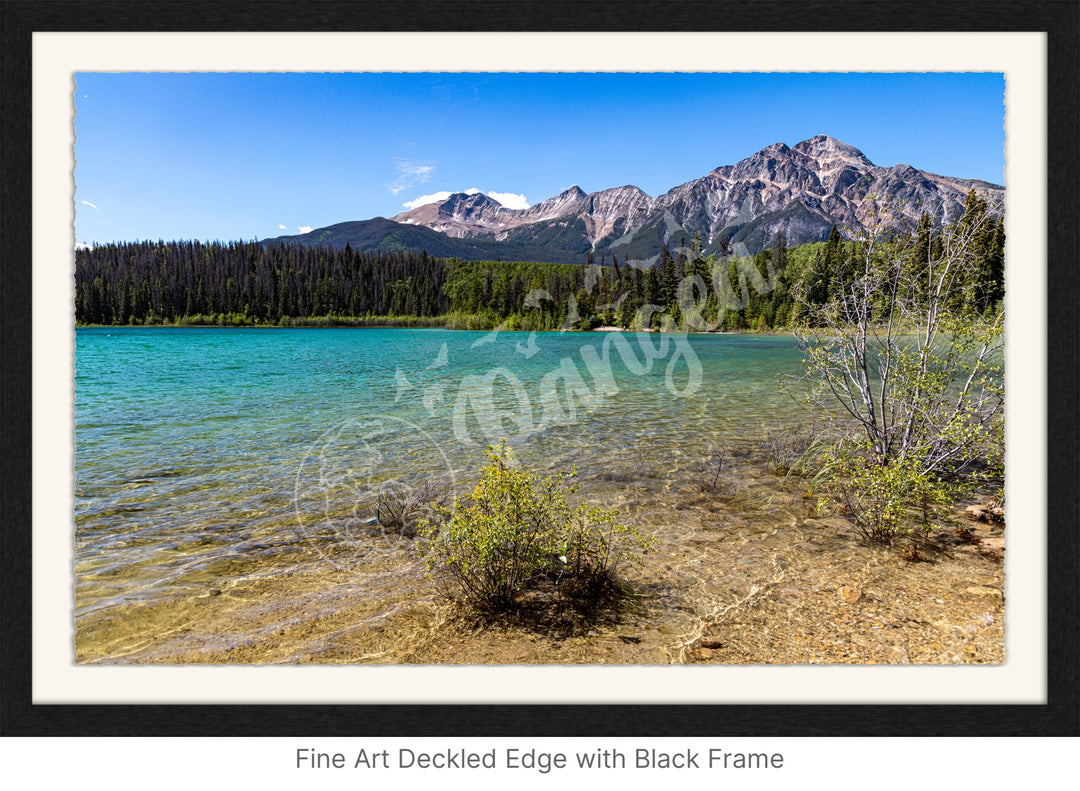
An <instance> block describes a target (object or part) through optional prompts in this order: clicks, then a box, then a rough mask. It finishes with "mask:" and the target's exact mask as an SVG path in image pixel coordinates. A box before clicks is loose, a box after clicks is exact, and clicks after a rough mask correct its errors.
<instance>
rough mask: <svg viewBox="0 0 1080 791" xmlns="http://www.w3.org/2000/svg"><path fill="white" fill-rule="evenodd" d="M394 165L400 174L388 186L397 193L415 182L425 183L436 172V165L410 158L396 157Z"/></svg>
mask: <svg viewBox="0 0 1080 791" xmlns="http://www.w3.org/2000/svg"><path fill="white" fill-rule="evenodd" d="M394 167H396V168H397V170H398V173H399V174H400V175H399V176H398V177H397V178H396V179H394V180H393V181H392V182H390V183H389V184H387V185H386V188H387V189H388V190H390V191H391V192H392V193H394V194H395V195H397V194H398V193H399V192H401V191H402V190H404V189H408V188H409V187H411V186H413V185H414V184H423V183H424V182H426V181H427V180H428V179H430V178H431V177H432V175H434V173H435V166H434V165H422V164H420V163H419V162H413V161H411V160H408V159H400V158H398V159H396V160H395V163H394Z"/></svg>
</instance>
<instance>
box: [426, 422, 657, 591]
mask: <svg viewBox="0 0 1080 791" xmlns="http://www.w3.org/2000/svg"><path fill="white" fill-rule="evenodd" d="M485 455H486V456H487V457H488V460H489V463H488V464H487V465H485V466H484V467H483V468H481V471H480V482H479V483H478V484H477V486H476V488H475V489H474V490H473V491H472V493H470V494H467V495H465V496H463V497H461V498H460V499H459V500H458V501H457V503H456V504H455V506H454V507H453V508H452V509H451V508H445V507H444V508H439V509H437V512H438V513H439V514H440V515H441V516H442V518H443V519H442V521H439V520H430V519H429V520H424V521H422V522H421V523H420V526H419V532H420V534H421V536H423V537H424V538H425V539H427V543H426V546H425V548H424V550H423V551H424V554H425V556H426V560H427V564H428V568H429V570H430V571H437V570H444V571H445V572H446V573H448V574H449V576H450V577H451V578H452V579H453V580H455V581H456V582H457V583H458V584H459V585H460V587H461V590H462V592H463V593H464V594H465V596H466V598H467V599H469V600H470V601H471V602H472V603H473V604H475V605H476V606H477V607H479V608H480V609H482V610H487V611H499V610H506V609H509V608H511V607H512V606H513V605H514V604H515V603H516V602H517V600H518V597H519V595H520V594H521V592H522V590H524V588H525V587H526V586H527V585H529V584H530V583H532V582H537V581H540V580H542V579H554V580H555V581H556V583H555V585H556V590H557V591H559V592H560V593H562V594H564V595H569V596H572V597H580V596H582V595H585V596H590V595H595V594H598V593H600V592H602V591H604V590H609V589H610V587H611V583H612V582H613V581H614V579H615V577H614V575H615V571H616V568H617V567H619V566H620V565H621V564H623V563H627V562H628V563H631V564H640V562H641V555H642V554H644V553H645V552H647V551H649V549H651V546H652V545H651V542H650V541H649V540H648V539H646V538H644V537H642V536H641V535H640V534H639V533H638V532H637V531H636V530H634V529H633V528H630V527H627V526H626V525H622V524H619V523H618V521H617V515H616V513H615V512H614V511H604V510H602V509H598V508H590V507H588V506H584V505H581V506H577V507H571V505H570V504H569V503H568V502H567V496H568V495H570V494H572V493H573V492H574V491H576V488H577V487H576V486H573V485H571V484H570V483H569V482H568V481H569V479H570V478H573V477H574V476H575V474H576V473H575V472H573V471H572V472H569V473H567V472H557V473H555V474H554V475H551V476H548V477H543V478H542V477H540V476H539V475H537V474H536V473H534V472H531V471H529V470H527V469H526V468H525V467H523V466H522V465H521V463H520V462H519V461H518V460H517V459H516V458H515V456H514V454H513V451H512V450H510V448H509V447H507V445H506V442H505V440H504V441H503V442H501V443H500V444H499V445H498V446H490V447H489V448H488V450H487V451H486V452H485Z"/></svg>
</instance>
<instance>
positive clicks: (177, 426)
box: [75, 328, 801, 619]
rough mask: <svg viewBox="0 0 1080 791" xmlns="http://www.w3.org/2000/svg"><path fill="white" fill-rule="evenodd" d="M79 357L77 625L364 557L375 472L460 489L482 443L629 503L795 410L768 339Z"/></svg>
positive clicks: (793, 363)
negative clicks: (92, 617)
mask: <svg viewBox="0 0 1080 791" xmlns="http://www.w3.org/2000/svg"><path fill="white" fill-rule="evenodd" d="M605 346H606V347H607V354H606V356H605V352H604V350H605ZM590 349H591V350H592V351H591V352H590V351H589V350H590ZM643 350H652V351H648V352H646V351H643ZM76 354H77V360H76V433H75V438H76V452H75V468H76V469H75V481H76V484H75V577H76V618H77V619H79V618H80V617H83V616H86V615H88V614H89V613H93V612H99V613H100V611H102V610H103V609H106V608H110V607H115V606H119V605H123V604H126V603H129V602H144V601H155V600H160V599H167V598H169V597H172V596H176V595H180V594H181V593H183V592H184V591H190V590H191V589H193V588H194V587H197V586H200V585H201V586H205V585H207V584H208V583H209V582H211V581H214V582H215V584H217V583H219V582H220V581H222V580H228V579H230V578H231V577H239V576H246V577H250V576H251V575H253V574H260V573H276V572H277V571H280V569H282V568H290V569H293V570H295V571H302V570H304V569H305V568H309V567H311V566H313V565H317V564H319V563H320V562H325V563H333V562H335V561H334V560H333V556H334V553H332V552H329V551H327V552H326V553H325V554H324V553H322V552H321V550H320V548H321V547H329V546H331V545H333V546H337V547H339V548H340V547H341V546H342V545H345V546H346V548H348V549H351V550H356V551H358V552H359V554H361V555H362V554H363V552H364V547H365V542H367V543H369V544H370V542H371V534H372V531H373V530H374V529H375V528H373V527H372V526H371V521H372V520H371V515H372V514H373V511H372V510H371V505H372V499H373V494H372V493H373V492H374V491H376V490H377V489H378V487H379V486H380V485H382V484H384V483H385V481H387V480H388V479H391V478H393V479H398V480H401V481H404V482H415V481H417V480H419V479H421V478H423V477H425V476H428V475H431V476H436V477H438V478H439V479H440V480H444V481H449V482H451V483H452V484H453V485H454V486H455V487H456V488H457V489H458V490H459V491H460V490H462V489H463V487H466V486H468V485H469V484H471V482H472V481H473V480H475V476H476V471H477V469H478V467H479V465H480V463H481V462H482V460H483V456H482V449H483V446H484V444H485V443H486V442H488V441H494V440H496V439H497V438H499V437H508V438H509V439H510V440H511V443H512V444H513V445H514V447H515V448H516V449H517V451H518V454H519V455H520V456H521V457H522V458H523V459H524V460H525V461H527V462H528V463H530V464H531V465H534V466H536V467H539V468H540V469H545V470H547V469H553V468H556V467H568V466H569V465H571V464H576V465H577V469H578V473H579V478H580V481H579V482H580V483H581V484H582V495H583V496H586V497H588V498H589V499H593V500H596V501H597V502H602V503H606V504H609V505H619V506H621V507H623V508H624V509H627V510H629V511H630V512H633V511H634V509H635V508H638V507H641V506H643V505H644V504H646V503H651V504H652V505H651V507H653V508H654V510H655V508H656V504H657V497H660V498H661V499H662V498H663V496H664V494H663V492H660V491H659V490H660V489H661V488H663V489H664V491H668V492H671V493H672V494H670V495H669V496H675V494H674V493H675V492H676V491H677V487H676V488H675V489H672V488H671V486H670V483H671V481H672V480H675V479H677V478H678V476H679V475H682V476H683V477H685V476H687V475H690V474H691V471H692V468H693V466H694V465H695V464H700V462H701V459H702V457H703V455H704V454H705V453H707V452H708V450H709V449H710V448H712V447H715V446H718V445H722V446H724V447H725V448H727V449H728V450H729V451H732V450H737V449H738V448H740V447H750V446H752V445H753V444H754V443H755V442H756V440H758V439H759V438H760V437H761V436H762V434H763V432H764V429H765V427H766V426H767V425H769V424H772V423H774V422H777V421H781V420H789V419H791V420H798V419H800V418H801V412H800V410H799V408H798V406H797V405H796V404H795V403H794V402H793V401H792V400H791V398H790V397H789V396H788V395H787V394H785V393H784V392H783V391H782V390H781V388H780V387H779V385H778V376H781V375H797V374H798V373H799V372H800V355H799V353H798V351H797V349H796V348H795V344H794V342H793V341H792V340H791V339H790V338H786V337H776V336H739V335H722V336H693V337H690V338H688V339H687V338H682V339H676V338H674V337H670V336H668V337H665V336H659V335H655V334H654V335H641V336H637V335H630V334H618V335H617V334H615V333H611V334H605V333H588V334H580V333H565V334H559V333H540V334H536V335H535V336H530V334H529V333H509V332H503V333H497V334H490V333H479V332H451V331H443V330H396V329H311V330H296V329H292V330H276V329H209V328H186V329H180V328H168V329H165V328H161V329H154V328H79V329H77V330H76ZM650 358H651V359H650ZM673 359H676V360H677V361H676V362H675V363H672V360H673ZM590 363H591V365H590ZM669 366H670V376H669V375H668V374H669ZM575 377H580V379H579V380H576V379H575ZM698 377H700V379H698ZM568 382H569V383H570V386H569V390H571V391H573V390H574V389H575V387H577V388H578V390H579V394H578V396H577V397H570V396H568V392H567V391H568V386H567V383H568ZM575 382H576V384H575ZM598 383H599V384H598ZM661 480H662V481H666V483H665V484H664V486H665V487H666V488H664V487H661V486H659V484H658V483H657V482H658V481H661ZM684 483H685V481H684ZM661 505H662V503H661ZM312 549H315V550H316V551H315V552H314V553H313V552H312ZM385 561H386V556H385V555H382V556H380V568H383V567H384V566H385ZM380 573H382V572H380Z"/></svg>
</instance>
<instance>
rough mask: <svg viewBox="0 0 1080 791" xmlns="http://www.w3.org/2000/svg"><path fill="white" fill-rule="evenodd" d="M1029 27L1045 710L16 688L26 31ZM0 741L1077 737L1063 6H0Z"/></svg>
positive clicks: (1078, 447)
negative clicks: (1044, 208) (1039, 320)
mask: <svg viewBox="0 0 1080 791" xmlns="http://www.w3.org/2000/svg"><path fill="white" fill-rule="evenodd" d="M318 30H336V31H418V30H431V31H627V32H631V31H685V30H699V31H710V30H723V31H798V32H814V31H817V32H841V31H844V32H851V31H911V32H934V31H948V32H958V31H959V32H1002V31H1034V32H1043V33H1045V34H1046V37H1047V39H1046V40H1047V52H1048V62H1047V74H1048V96H1047V106H1048V108H1049V112H1048V118H1047V156H1048V174H1049V175H1048V183H1047V194H1048V228H1047V245H1048V273H1047V274H1048V279H1047V286H1048V291H1047V309H1048V317H1049V318H1048V327H1047V333H1048V334H1047V353H1048V360H1049V363H1050V364H1049V366H1048V382H1047V392H1048V404H1047V409H1048V414H1049V416H1050V418H1049V419H1050V421H1052V422H1051V426H1050V427H1048V428H1051V427H1052V429H1053V430H1050V431H1048V432H1047V439H1048V455H1049V459H1048V461H1049V464H1048V468H1047V469H1048V479H1047V493H1046V495H1047V515H1048V542H1047V544H1048V557H1047V560H1046V563H1047V570H1048V575H1049V577H1048V595H1049V601H1048V603H1047V605H1048V606H1047V612H1048V623H1047V629H1046V631H1047V634H1048V644H1047V646H1046V650H1047V668H1046V671H1047V672H1046V680H1047V702H1046V703H1045V704H1042V705H1012V704H1008V705H997V704H963V705H952V704H928V705H801V704H798V705H796V704H783V705H685V704H670V705H669V704H663V705H552V706H546V705H535V704H530V705H456V704H455V705H421V704H406V705H208V706H201V705H199V706H196V705H127V704H125V705H40V704H34V703H33V701H32V698H31V681H32V678H31V659H32V657H31V645H32V640H31V637H32V633H31V628H32V627H31V595H30V592H31V587H32V586H31V546H32V542H31V538H32V516H33V515H32V512H31V449H32V435H31V414H32V407H33V402H32V397H31V353H32V348H33V341H34V339H33V337H32V331H31V229H32V227H33V219H34V218H33V216H32V212H31V201H30V197H31V194H32V186H33V185H32V181H31V151H32V146H33V130H32V128H31V123H30V119H31V79H32V68H31V64H32V59H31V54H32V40H31V38H32V34H33V33H34V32H35V31H85V32H92V31H101V32H105V31H113V32H115V31H141V32H149V31H192V32H204V31H264V32H269V31H289V32H300V31H318ZM0 36H2V39H0V53H2V54H0V62H2V111H0V130H2V143H3V145H2V178H0V209H2V216H0V261H2V273H3V277H2V279H0V333H2V335H0V337H2V352H0V420H2V423H0V425H2V437H3V454H2V455H0V470H2V479H0V481H2V503H0V506H2V507H0V514H2V515H3V520H2V524H0V586H2V594H0V636H2V637H0V640H2V642H0V734H3V735H9V736H20V735H21V736H136V735H142V736H183V735H192V734H195V733H199V734H203V735H232V736H287V735H300V734H303V735H306V736H330V735H346V734H348V735H351V736H385V737H391V736H406V735H407V736H435V735H447V734H453V735H455V736H488V737H491V736H534V737H541V736H571V737H573V736H649V737H663V736H723V735H738V736H750V735H770V736H826V735H828V736H864V735H869V736H949V735H962V736H1076V735H1080V714H1078V712H1080V697H1078V689H1077V687H1078V685H1077V680H1078V678H1077V676H1078V669H1077V667H1078V666H1077V656H1080V639H1078V637H1080V628H1078V623H1077V613H1078V611H1080V607H1078V603H1080V597H1078V581H1080V574H1078V564H1077V559H1078V557H1080V555H1078V552H1077V550H1078V531H1077V527H1078V519H1077V515H1078V510H1080V509H1078V505H1080V498H1078V495H1080V485H1078V484H1080V455H1078V452H1080V424H1078V409H1077V404H1080V398H1078V395H1080V388H1078V386H1077V385H1078V376H1080V373H1078V372H1080V353H1078V352H1080V310H1078V304H1080V288H1078V276H1080V266H1078V264H1080V246H1078V244H1077V242H1078V238H1080V223H1078V222H1077V219H1076V218H1077V217H1078V216H1080V205H1078V198H1077V192H1078V185H1080V173H1078V166H1077V163H1078V161H1080V151H1078V145H1077V144H1078V141H1080V123H1078V114H1080V110H1078V107H1080V105H1078V101H1077V94H1078V88H1080V43H1078V38H1080V4H1077V3H1075V2H1073V1H1071V0H1062V1H1060V2H1032V3H1022V4H1021V3H1013V2H978V3H971V2H968V3H964V2H937V3H929V2H921V1H918V2H915V1H905V0H894V1H893V2H889V3H871V2H847V1H842V2H751V3H747V2H741V3H734V2H650V3H643V2H623V3H617V4H616V3H610V4H609V3H603V4H601V3H596V4H586V3H579V2H562V1H553V2H543V3H541V2H483V3H482V2H411V3H390V2H387V3H350V2H307V3H303V4H292V3H284V2H283V3H257V2H230V3H221V2H95V3H77V2H67V1H64V2H4V3H3V4H2V5H0Z"/></svg>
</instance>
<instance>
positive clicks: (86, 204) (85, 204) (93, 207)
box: [79, 200, 101, 212]
mask: <svg viewBox="0 0 1080 791" xmlns="http://www.w3.org/2000/svg"><path fill="white" fill-rule="evenodd" d="M79 203H81V204H82V205H83V206H89V207H90V208H91V209H93V210H94V211H96V212H100V211H101V209H99V208H98V207H97V206H95V205H94V204H92V203H91V202H90V201H88V200H81V201H79Z"/></svg>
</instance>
